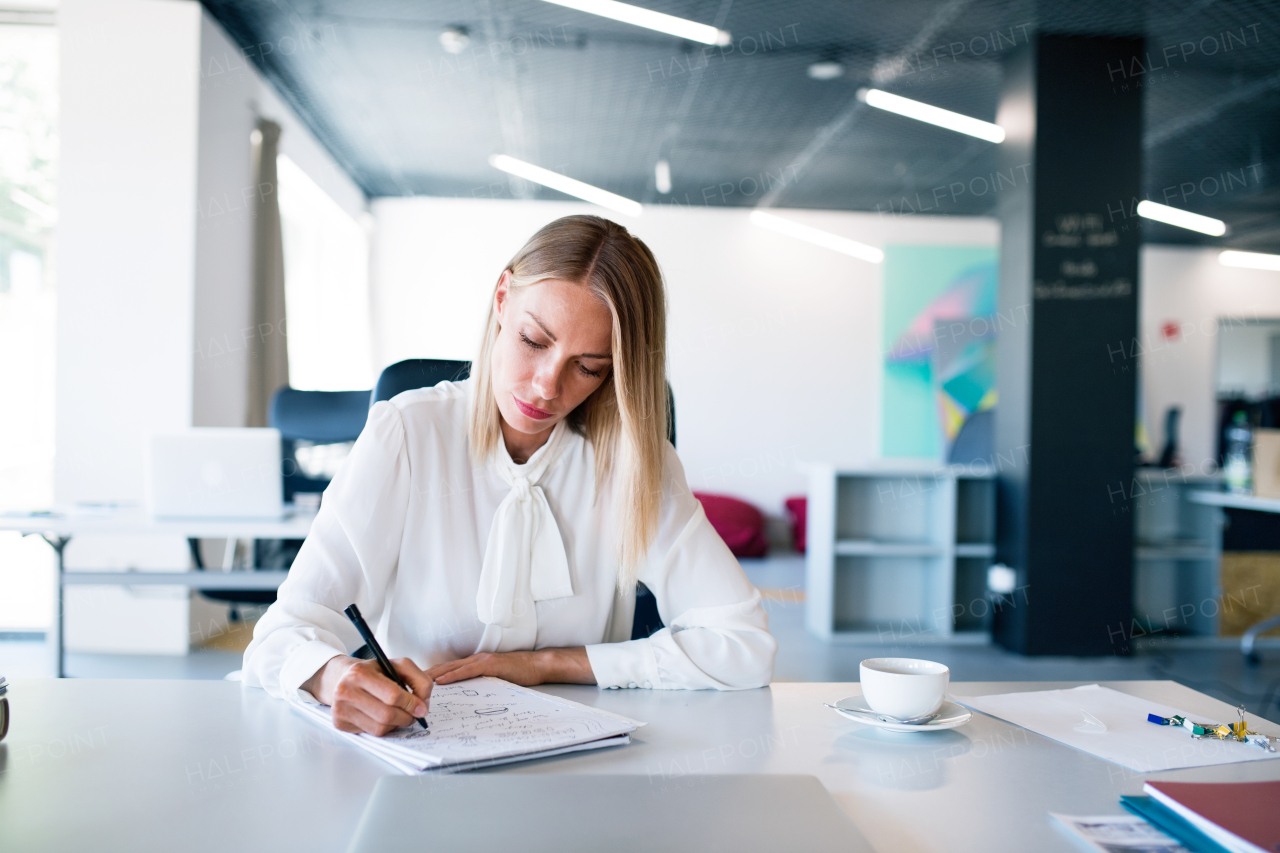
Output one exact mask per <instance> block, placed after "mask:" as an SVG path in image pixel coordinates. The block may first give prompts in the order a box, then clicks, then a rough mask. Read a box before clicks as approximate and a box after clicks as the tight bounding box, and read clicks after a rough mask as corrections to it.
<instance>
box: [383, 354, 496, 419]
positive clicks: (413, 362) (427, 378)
mask: <svg viewBox="0 0 1280 853" xmlns="http://www.w3.org/2000/svg"><path fill="white" fill-rule="evenodd" d="M470 375H471V362H469V361H450V360H448V359H442V358H406V359H405V360H404V361H397V362H396V363H395V364H393V365H391V366H390V367H387V368H385V369H384V370H383V371H382V375H380V376H379V377H378V384H377V385H375V386H374V387H373V396H372V397H371V398H370V399H369V400H368V401H367V404H368V406H370V407H372V406H373V404H374V403H380V402H382V401H383V400H390V399H391V398H392V397H394V396H396V395H397V394H400V393H402V392H404V391H412V390H413V389H414V388H430V387H432V386H434V385H439V384H440V383H441V382H444V381H446V380H448V381H450V382H461V381H462V380H463V379H466V378H467V377H468V376H470Z"/></svg>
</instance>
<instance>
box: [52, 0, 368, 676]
mask: <svg viewBox="0 0 1280 853" xmlns="http://www.w3.org/2000/svg"><path fill="white" fill-rule="evenodd" d="M58 25H59V29H60V33H61V38H62V49H61V66H60V75H61V82H60V97H61V111H62V117H61V121H62V143H61V144H62V153H61V167H60V168H61V174H60V179H59V208H60V222H59V226H58V249H57V251H58V255H57V259H58V279H59V280H58V291H59V293H58V343H57V347H58V350H57V361H58V365H57V462H56V482H55V500H56V501H57V503H59V504H64V505H69V504H74V503H76V502H80V501H115V502H121V503H140V502H141V499H142V494H143V483H142V470H143V465H142V461H143V460H142V454H143V441H144V437H145V435H146V433H147V432H148V431H151V430H159V429H174V428H181V427H185V426H191V425H197V426H220V425H228V426H241V425H243V423H244V411H245V400H244V394H245V384H246V379H245V369H246V363H245V361H244V347H243V338H242V337H241V332H242V330H243V329H244V328H245V327H247V326H249V325H250V320H249V317H250V307H251V266H252V222H251V220H250V218H249V215H248V201H249V200H248V198H247V196H246V192H248V193H252V192H253V191H254V189H255V188H254V182H253V176H252V169H251V164H250V160H249V154H250V146H249V134H250V132H251V130H252V129H253V126H254V123H255V121H256V118H257V117H258V116H263V117H266V118H271V119H273V120H275V121H277V122H279V123H280V125H281V127H282V129H283V133H282V136H281V152H282V153H283V154H286V155H287V156H289V157H290V158H291V159H292V160H293V161H294V162H295V163H297V164H298V165H299V166H300V167H301V168H303V169H304V170H305V171H306V172H307V173H308V174H309V175H310V177H311V178H312V179H313V180H315V181H316V183H317V184H319V185H320V186H321V188H323V189H324V190H325V192H327V193H328V194H329V196H330V197H332V198H333V199H334V200H335V201H336V202H337V203H338V204H339V205H340V206H341V207H342V208H343V210H344V211H346V212H347V213H349V214H350V215H351V216H353V217H357V218H358V217H361V216H362V215H364V214H365V207H366V206H365V200H364V196H363V194H362V193H361V191H360V189H359V188H358V187H357V186H356V185H355V183H354V182H352V181H351V180H350V178H348V177H347V176H346V175H345V174H344V173H343V172H342V171H341V169H339V168H338V166H337V165H336V164H335V163H334V162H333V160H332V158H330V157H329V155H328V154H327V153H326V152H325V151H324V149H323V148H321V146H320V145H319V144H318V143H317V142H316V140H315V139H314V138H313V137H312V136H311V134H310V133H309V132H308V131H307V129H306V128H305V127H304V126H303V125H302V124H301V122H299V121H298V119H297V118H296V117H295V116H294V115H293V114H292V112H291V111H290V110H289V109H288V108H287V107H286V106H285V105H284V104H283V103H282V102H281V101H280V99H279V98H278V97H277V96H276V94H275V93H274V91H273V90H272V89H271V88H270V86H268V85H267V84H266V83H264V82H263V80H262V79H261V78H260V77H259V76H258V75H257V73H256V72H255V71H254V70H253V69H252V67H251V66H250V65H249V63H248V61H247V59H246V58H245V57H244V55H243V53H242V52H241V51H239V50H238V49H236V48H235V47H234V45H233V44H232V43H231V41H230V40H229V39H228V38H227V37H226V35H225V34H224V33H223V32H222V30H221V28H220V27H219V26H218V25H217V24H216V23H215V22H214V21H213V20H212V19H211V18H209V17H208V15H207V14H205V13H204V12H203V11H202V8H201V6H200V5H199V4H198V3H196V2H191V0H68V2H65V3H63V4H62V6H61V8H60V11H59V20H58ZM309 49H320V47H317V46H316V45H314V44H313V45H311V46H310V48H309ZM237 341H239V343H238V344H237ZM188 562H189V557H188V553H187V547H186V543H185V541H184V540H182V539H181V538H173V539H161V538H155V537H147V538H135V537H98V538H93V537H77V538H76V539H75V540H73V542H72V543H71V545H70V546H69V547H68V549H67V565H68V567H70V568H85V569H93V568H102V569H112V568H115V569H119V568H127V567H136V568H141V569H146V568H154V569H169V570H173V569H181V568H185V567H186V566H187V565H188ZM188 598H189V596H188V594H187V591H186V590H185V589H179V588H145V589H136V590H135V589H128V588H121V587H86V588H78V589H70V590H68V593H67V610H66V637H67V645H68V647H69V648H71V649H81V650H95V651H126V652H161V653H183V652H185V651H186V650H187V648H188V640H189V602H188Z"/></svg>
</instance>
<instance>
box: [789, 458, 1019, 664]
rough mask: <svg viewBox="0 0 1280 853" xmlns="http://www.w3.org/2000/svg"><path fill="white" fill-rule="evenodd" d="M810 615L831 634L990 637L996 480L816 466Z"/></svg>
mask: <svg viewBox="0 0 1280 853" xmlns="http://www.w3.org/2000/svg"><path fill="white" fill-rule="evenodd" d="M807 525H808V530H807V533H806V539H807V554H806V597H805V601H806V622H807V624H808V627H809V630H810V631H812V632H813V633H814V634H816V635H818V636H820V637H823V638H824V639H830V640H837V639H844V640H849V641H856V642H864V641H868V640H871V641H877V642H886V643H891V642H896V641H906V642H911V641H919V640H922V639H934V640H954V641H961V640H971V641H973V640H977V641H982V640H985V639H986V625H987V623H988V618H989V607H990V604H989V602H988V600H987V598H986V574H987V568H988V566H990V564H991V559H992V557H993V556H994V555H995V481H994V479H993V478H991V477H990V476H982V475H977V474H974V475H966V474H959V475H957V474H955V473H953V472H952V471H950V470H949V469H942V470H933V469H927V470H926V469H917V468H887V467H886V468H838V467H835V466H813V467H810V468H809V503H808V521H807Z"/></svg>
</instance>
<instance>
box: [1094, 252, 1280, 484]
mask: <svg viewBox="0 0 1280 853" xmlns="http://www.w3.org/2000/svg"><path fill="white" fill-rule="evenodd" d="M1139 292H1140V298H1141V313H1140V320H1139V322H1140V326H1141V338H1140V341H1139V344H1140V349H1141V352H1140V353H1139V355H1140V360H1141V362H1142V378H1143V396H1144V402H1145V407H1146V413H1147V428H1148V430H1149V432H1150V434H1151V440H1152V445H1153V447H1154V449H1156V450H1157V451H1158V450H1159V448H1161V447H1163V446H1164V438H1165V436H1164V412H1165V409H1167V408H1168V407H1169V406H1171V405H1178V406H1181V407H1182V428H1181V432H1182V434H1181V436H1180V439H1181V442H1180V443H1181V447H1182V456H1183V459H1184V460H1185V461H1186V462H1188V463H1191V464H1194V465H1197V466H1204V465H1205V464H1206V463H1211V462H1212V461H1213V460H1215V459H1216V458H1217V450H1216V447H1217V445H1216V441H1215V438H1214V430H1215V428H1216V425H1215V418H1216V405H1215V402H1214V400H1215V396H1216V395H1215V385H1216V376H1217V367H1216V364H1217V347H1218V337H1217V334H1218V318H1220V317H1235V318H1240V317H1244V318H1250V319H1268V318H1280V272H1270V271H1266V270H1249V269H1239V268H1236V267H1224V266H1222V265H1221V264H1219V263H1218V250H1217V249H1195V248H1176V247H1172V246H1145V247H1143V250H1142V267H1141V284H1140V288H1139ZM1166 323H1176V324H1177V325H1178V326H1179V333H1178V336H1177V339H1176V340H1167V339H1166V338H1165V337H1164V335H1163V334H1162V332H1161V327H1162V326H1163V325H1164V324H1166ZM1116 347H1117V348H1119V342H1117V344H1116ZM1134 352H1135V347H1134V346H1133V345H1132V343H1130V344H1129V345H1128V346H1127V347H1126V349H1125V355H1123V356H1121V355H1116V356H1114V359H1113V360H1115V361H1117V362H1119V361H1120V360H1121V359H1124V358H1127V357H1131V356H1132V355H1133V353H1134ZM1263 363H1264V364H1265V363H1267V362H1265V361H1264V362H1263Z"/></svg>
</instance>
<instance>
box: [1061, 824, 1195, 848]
mask: <svg viewBox="0 0 1280 853" xmlns="http://www.w3.org/2000/svg"><path fill="white" fill-rule="evenodd" d="M1053 817H1055V818H1057V819H1058V820H1060V821H1061V822H1062V824H1063V825H1064V826H1066V827H1067V829H1069V830H1071V832H1072V833H1074V834H1075V835H1076V836H1078V837H1079V838H1083V839H1084V840H1085V843H1087V844H1089V845H1090V846H1091V847H1094V848H1096V849H1098V850H1102V851H1104V853H1191V851H1189V850H1187V848H1185V847H1183V846H1182V845H1181V844H1179V843H1178V842H1177V840H1176V839H1173V838H1170V837H1169V836H1167V835H1165V834H1164V833H1163V832H1161V831H1160V830H1158V829H1156V828H1155V827H1154V826H1152V825H1151V824H1149V823H1147V822H1146V821H1145V820H1143V819H1142V818H1140V817H1138V816H1137V815H1103V816H1101V817H1078V816H1076V815H1065V814H1055V815H1053Z"/></svg>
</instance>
